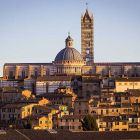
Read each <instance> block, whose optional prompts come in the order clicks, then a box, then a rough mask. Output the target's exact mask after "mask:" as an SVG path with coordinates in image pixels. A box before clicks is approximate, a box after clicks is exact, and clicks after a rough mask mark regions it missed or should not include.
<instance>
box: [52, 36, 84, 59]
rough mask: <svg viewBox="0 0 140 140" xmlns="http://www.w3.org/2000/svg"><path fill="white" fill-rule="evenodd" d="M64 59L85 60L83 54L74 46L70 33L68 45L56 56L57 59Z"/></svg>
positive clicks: (67, 39)
mask: <svg viewBox="0 0 140 140" xmlns="http://www.w3.org/2000/svg"><path fill="white" fill-rule="evenodd" d="M63 60H78V61H79V60H80V61H81V60H83V58H82V56H81V54H80V53H79V52H78V51H77V50H76V49H75V48H73V39H72V38H71V37H70V35H69V36H68V37H67V38H66V47H65V48H64V49H62V50H61V51H60V52H59V53H58V54H57V55H56V57H55V61H63Z"/></svg>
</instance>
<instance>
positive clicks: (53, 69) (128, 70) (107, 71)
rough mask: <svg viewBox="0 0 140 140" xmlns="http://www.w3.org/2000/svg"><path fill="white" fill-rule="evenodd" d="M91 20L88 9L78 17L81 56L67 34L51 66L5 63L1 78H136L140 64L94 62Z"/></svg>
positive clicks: (139, 72) (45, 64)
mask: <svg viewBox="0 0 140 140" xmlns="http://www.w3.org/2000/svg"><path fill="white" fill-rule="evenodd" d="M93 25H94V18H93V15H92V14H90V13H89V11H88V9H86V12H85V13H84V14H83V15H82V16H81V54H80V53H79V52H78V51H77V50H76V49H75V48H73V39H72V38H71V36H70V35H68V37H67V39H66V41H65V43H66V45H65V48H64V49H62V50H61V51H60V52H59V53H58V54H57V55H56V57H55V60H54V61H53V62H52V63H6V64H5V65H4V67H3V78H4V79H17V80H21V79H25V78H28V79H30V78H35V79H36V78H38V77H44V76H49V75H84V74H88V75H93V74H97V75H100V76H101V77H140V62H128V63H127V62H125V63H124V62H119V63H117V62H113V63H112V62H106V63H95V62H94V34H93V33H94V28H93Z"/></svg>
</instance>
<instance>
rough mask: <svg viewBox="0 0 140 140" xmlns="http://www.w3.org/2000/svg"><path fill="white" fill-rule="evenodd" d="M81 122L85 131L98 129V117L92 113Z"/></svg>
mask: <svg viewBox="0 0 140 140" xmlns="http://www.w3.org/2000/svg"><path fill="white" fill-rule="evenodd" d="M81 123H82V127H83V131H98V126H97V123H96V119H95V118H94V117H93V116H91V115H87V116H85V118H84V119H83V121H81Z"/></svg>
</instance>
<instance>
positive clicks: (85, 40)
mask: <svg viewBox="0 0 140 140" xmlns="http://www.w3.org/2000/svg"><path fill="white" fill-rule="evenodd" d="M93 21H94V19H93V15H91V14H89V11H88V8H87V9H86V12H85V13H84V15H82V16H81V54H82V57H83V59H84V60H85V61H86V64H87V65H92V64H93V62H94V36H93Z"/></svg>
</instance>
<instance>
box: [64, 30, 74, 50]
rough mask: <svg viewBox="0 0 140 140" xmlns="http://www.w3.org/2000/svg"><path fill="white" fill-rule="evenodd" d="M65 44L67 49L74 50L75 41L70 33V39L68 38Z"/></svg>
mask: <svg viewBox="0 0 140 140" xmlns="http://www.w3.org/2000/svg"><path fill="white" fill-rule="evenodd" d="M65 43H66V47H69V48H73V39H72V38H71V36H70V33H68V37H67V38H66V40H65Z"/></svg>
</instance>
